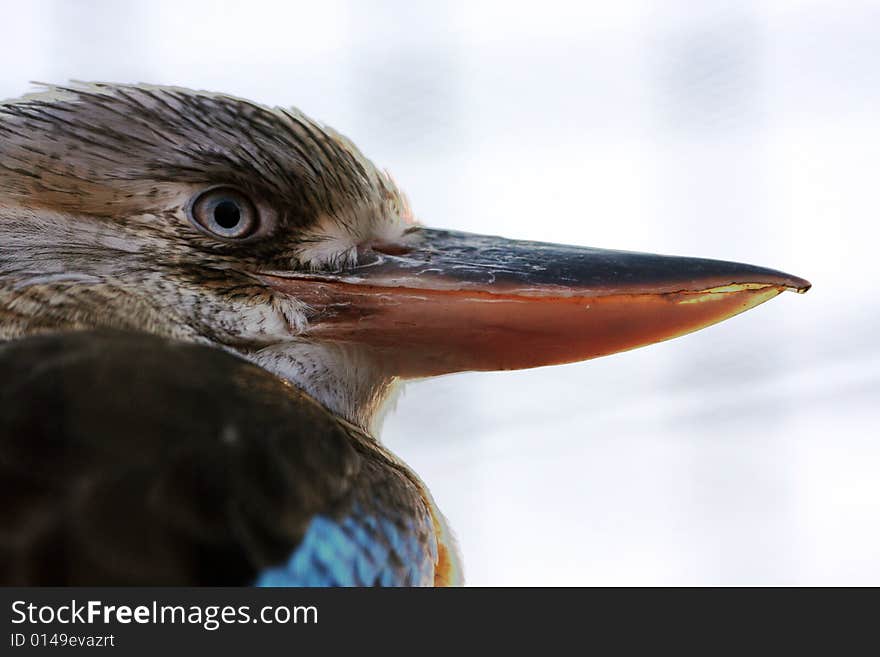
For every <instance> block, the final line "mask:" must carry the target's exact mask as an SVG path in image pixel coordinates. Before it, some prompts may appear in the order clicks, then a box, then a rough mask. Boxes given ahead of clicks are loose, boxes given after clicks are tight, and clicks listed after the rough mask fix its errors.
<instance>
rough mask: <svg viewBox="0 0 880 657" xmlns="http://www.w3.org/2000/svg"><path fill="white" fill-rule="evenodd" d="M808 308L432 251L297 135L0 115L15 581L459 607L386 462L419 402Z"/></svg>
mask: <svg viewBox="0 0 880 657" xmlns="http://www.w3.org/2000/svg"><path fill="white" fill-rule="evenodd" d="M809 286H810V284H809V283H808V282H807V281H805V280H803V279H801V278H798V277H795V276H792V275H789V274H785V273H783V272H780V271H776V270H772V269H766V268H763V267H758V266H753V265H746V264H740V263H735V262H726V261H717V260H706V259H700V258H690V257H678V256H664V255H653V254H646V253H636V252H628V251H614V250H607V249H597V248H587V247H575V246H564V245H554V244H547V243H539V242H529V241H517V240H509V239H503V238H500V237H492V236H484V235H476V234H469V233H464V232H457V231H450V230H437V229H431V228H427V227H425V226H424V225H422V224H421V223H420V222H418V221H417V220H416V219H415V217H414V215H413V212H412V210H411V207H410V204H409V202H408V201H407V198H406V196H405V195H404V194H403V193H402V192H401V191H400V190H399V189H398V187H397V185H396V183H395V182H394V180H393V179H392V178H391V177H390V175H388V174H387V173H386V172H384V171H382V170H380V169H378V168H377V167H376V166H375V165H374V164H373V163H372V162H371V161H370V160H368V159H367V158H366V157H365V156H364V155H362V154H361V152H360V151H359V150H358V149H357V148H356V147H355V146H354V144H352V142H351V141H349V140H348V139H347V138H346V137H344V136H343V135H341V134H340V133H338V132H336V131H335V130H333V129H331V128H330V127H328V126H326V125H323V124H321V123H319V122H317V121H314V120H312V119H310V118H309V117H307V116H306V115H304V114H303V113H302V112H300V111H298V110H296V109H287V108H277V107H268V106H264V105H262V104H258V103H255V102H250V101H248V100H244V99H241V98H236V97H233V96H230V95H224V94H218V93H209V92H203V91H192V90H188V89H183V88H177V87H167V86H149V85H143V84H107V83H75V84H69V85H66V86H46V87H44V88H42V89H41V90H40V91H38V92H35V93H32V94H29V95H25V96H23V97H21V98H18V99H15V100H9V101H5V102H3V103H2V104H0V499H2V504H0V508H2V511H0V584H4V585H33V584H47V585H145V584H146V585H268V586H373V585H379V586H422V585H428V586H431V585H454V584H460V583H461V582H462V568H461V560H460V558H459V555H458V550H457V548H456V544H455V540H454V538H453V534H452V533H451V531H450V529H449V527H448V525H447V523H446V520H445V519H444V517H443V515H442V513H441V512H440V510H439V509H438V508H437V505H436V504H435V503H434V501H433V499H432V497H431V495H430V492H429V490H428V488H427V487H426V486H425V484H424V483H423V482H422V481H421V480H420V479H419V478H418V476H417V475H416V474H415V473H414V472H413V471H412V470H411V469H410V468H408V467H407V465H406V464H405V463H404V462H403V461H401V459H399V458H398V457H397V456H395V455H394V454H392V453H391V452H390V451H389V450H388V449H386V448H385V447H384V446H383V444H382V443H381V441H380V440H379V439H378V437H377V435H378V429H379V425H380V423H381V418H382V414H383V409H384V408H385V407H386V406H387V404H386V402H387V401H388V400H389V399H390V398H391V397H393V395H394V392H395V390H396V389H397V388H398V387H399V386H400V384H401V383H402V382H405V381H407V380H412V379H416V378H422V377H430V376H436V375H441V374H448V373H453V372H462V371H487V370H513V369H520V368H529V367H536V366H543V365H554V364H561V363H569V362H574V361H580V360H585V359H589V358H595V357H598V356H603V355H606V354H611V353H615V352H620V351H624V350H628V349H633V348H636V347H640V346H643V345H648V344H651V343H655V342H658V341H661V340H666V339H670V338H674V337H677V336H681V335H683V334H685V333H689V332H691V331H695V330H698V329H701V328H704V327H706V326H709V325H711V324H714V323H716V322H719V321H721V320H724V319H727V318H729V317H732V316H733V315H736V314H738V313H740V312H743V311H745V310H748V309H750V308H753V307H754V306H756V305H758V304H760V303H762V302H764V301H767V300H768V299H771V298H773V297H775V296H776V295H778V294H779V293H781V292H783V291H785V290H793V291H797V292H805V291H806V290H807V289H808V288H809Z"/></svg>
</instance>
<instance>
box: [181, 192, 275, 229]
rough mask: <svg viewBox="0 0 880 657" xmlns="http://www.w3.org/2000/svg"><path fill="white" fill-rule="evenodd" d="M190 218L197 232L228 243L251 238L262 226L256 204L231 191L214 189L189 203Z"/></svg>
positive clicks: (202, 193) (199, 195) (188, 212)
mask: <svg viewBox="0 0 880 657" xmlns="http://www.w3.org/2000/svg"><path fill="white" fill-rule="evenodd" d="M187 214H188V215H189V219H190V221H192V222H194V223H195V224H196V226H197V227H198V228H201V229H203V230H205V231H207V232H209V233H211V234H212V235H216V236H217V237H222V238H225V239H241V238H244V237H248V236H250V235H252V234H253V233H254V231H256V229H257V228H258V225H259V216H258V213H257V210H256V208H255V207H254V204H253V203H252V202H251V200H250V199H249V198H248V197H247V196H245V195H244V194H242V193H241V192H240V191H238V190H236V189H232V188H231V187H214V188H212V189H208V190H205V191H203V192H201V193H200V194H198V195H197V196H195V197H194V198H193V200H192V201H191V202H190V205H189V208H188V209H187Z"/></svg>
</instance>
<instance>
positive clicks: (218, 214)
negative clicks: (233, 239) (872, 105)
mask: <svg viewBox="0 0 880 657" xmlns="http://www.w3.org/2000/svg"><path fill="white" fill-rule="evenodd" d="M214 221H216V222H217V225H218V226H220V228H226V229H227V230H229V229H230V228H235V227H236V226H237V225H238V223H239V222H240V221H241V209H240V208H239V207H238V203H236V202H235V201H220V202H219V203H218V204H217V205H215V206H214Z"/></svg>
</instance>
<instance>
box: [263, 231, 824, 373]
mask: <svg viewBox="0 0 880 657" xmlns="http://www.w3.org/2000/svg"><path fill="white" fill-rule="evenodd" d="M407 239H408V240H410V242H409V243H407V244H400V245H394V246H391V247H388V246H381V245H379V246H377V247H375V250H372V251H370V252H365V256H366V257H365V260H366V261H365V262H364V263H363V264H361V265H358V266H357V267H354V268H351V269H347V270H345V271H340V272H337V273H297V272H267V273H264V274H262V275H261V276H260V278H261V279H262V280H263V281H264V282H265V283H266V284H267V285H269V286H270V287H272V288H274V289H276V290H278V291H280V292H283V293H285V294H289V295H291V296H293V297H295V298H297V299H298V300H300V301H302V302H305V303H306V304H307V305H308V306H309V307H310V308H311V310H312V315H311V316H310V320H309V330H308V335H310V336H311V337H313V338H315V339H321V340H330V341H341V342H348V343H358V344H361V345H364V346H368V347H369V348H371V349H374V350H376V351H377V353H378V354H379V356H380V358H382V359H383V361H384V362H385V363H387V365H388V367H389V368H391V371H394V372H395V373H396V374H398V375H400V376H403V377H419V376H431V375H436V374H445V373H449V372H459V371H465V370H509V369H520V368H526V367H537V366H540V365H554V364H559V363H568V362H573V361H579V360H585V359H588V358H595V357H597V356H604V355H606V354H612V353H615V352H618V351H625V350H627V349H634V348H636V347H641V346H644V345H648V344H651V343H654V342H659V341H661V340H668V339H669V338H674V337H677V336H680V335H684V334H685V333H690V332H691V331H696V330H698V329H701V328H705V327H706V326H709V325H711V324H715V323H716V322H720V321H722V320H724V319H728V318H729V317H733V316H734V315H737V314H739V313H741V312H743V311H745V310H748V309H749V308H753V307H755V306H757V305H758V304H760V303H763V302H764V301H767V300H768V299H772V298H773V297H775V296H776V295H777V294H779V293H780V292H782V291H784V290H794V291H796V292H800V293H803V292H806V291H807V290H808V289H809V288H810V283H808V282H807V281H805V280H803V279H801V278H797V277H795V276H791V275H789V274H784V273H782V272H779V271H774V270H772V269H765V268H763V267H755V266H752V265H744V264H739V263H735V262H724V261H719V260H704V259H700V258H683V257H676V256H663V255H653V254H648V253H633V252H628V251H611V250H605V249H594V248H587V247H574V246H562V245H556V244H544V243H539V242H523V241H516V240H508V239H503V238H500V237H489V236H484V235H472V234H468V233H460V232H453V231H443V230H429V229H424V228H419V229H417V230H416V231H414V232H413V233H412V234H411V235H410V236H409V237H408V238H407Z"/></svg>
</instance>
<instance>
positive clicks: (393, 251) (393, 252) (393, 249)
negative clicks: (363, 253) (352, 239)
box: [370, 242, 412, 256]
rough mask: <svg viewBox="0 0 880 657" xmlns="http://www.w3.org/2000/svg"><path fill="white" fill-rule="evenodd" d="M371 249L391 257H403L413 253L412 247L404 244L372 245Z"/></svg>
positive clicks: (382, 243) (384, 243)
mask: <svg viewBox="0 0 880 657" xmlns="http://www.w3.org/2000/svg"><path fill="white" fill-rule="evenodd" d="M370 248H372V249H373V251H376V252H377V253H383V254H385V255H390V256H402V255H406V254H407V253H409V252H410V251H412V248H411V247H408V246H405V245H403V244H394V243H392V242H380V243H379V244H373V245H371V247H370Z"/></svg>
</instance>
